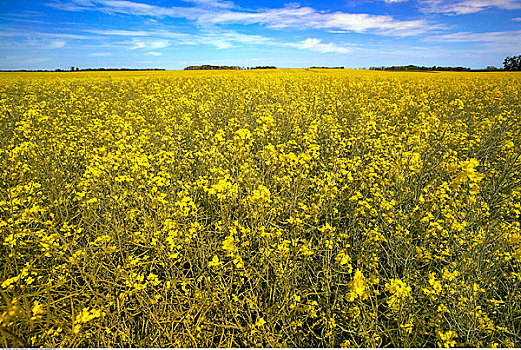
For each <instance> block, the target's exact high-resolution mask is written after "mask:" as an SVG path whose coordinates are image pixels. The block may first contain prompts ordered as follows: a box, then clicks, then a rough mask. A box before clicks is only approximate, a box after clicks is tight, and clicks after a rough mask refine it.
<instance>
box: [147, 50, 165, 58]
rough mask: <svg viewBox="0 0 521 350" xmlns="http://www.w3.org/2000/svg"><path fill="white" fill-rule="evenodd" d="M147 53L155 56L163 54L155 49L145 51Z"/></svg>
mask: <svg viewBox="0 0 521 350" xmlns="http://www.w3.org/2000/svg"><path fill="white" fill-rule="evenodd" d="M147 54H148V55H150V56H156V57H159V56H161V55H163V54H162V53H161V52H157V51H149V52H147Z"/></svg>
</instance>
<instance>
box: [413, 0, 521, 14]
mask: <svg viewBox="0 0 521 350" xmlns="http://www.w3.org/2000/svg"><path fill="white" fill-rule="evenodd" d="M420 8H421V11H422V12H424V13H442V14H449V15H468V14H471V13H476V12H480V11H484V10H486V9H489V8H499V9H502V10H519V9H521V0H463V1H450V0H423V1H422V2H421V5H420Z"/></svg>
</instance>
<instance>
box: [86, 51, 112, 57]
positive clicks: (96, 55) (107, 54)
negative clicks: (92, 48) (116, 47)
mask: <svg viewBox="0 0 521 350" xmlns="http://www.w3.org/2000/svg"><path fill="white" fill-rule="evenodd" d="M89 56H90V57H110V56H112V52H91V53H90V54H89Z"/></svg>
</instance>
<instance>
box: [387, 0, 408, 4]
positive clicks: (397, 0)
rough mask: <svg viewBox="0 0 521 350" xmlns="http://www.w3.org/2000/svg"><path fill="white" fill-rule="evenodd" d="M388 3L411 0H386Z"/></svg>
mask: <svg viewBox="0 0 521 350" xmlns="http://www.w3.org/2000/svg"><path fill="white" fill-rule="evenodd" d="M384 1H385V2H386V3H388V4H394V3H397V2H406V1H409V0H384Z"/></svg>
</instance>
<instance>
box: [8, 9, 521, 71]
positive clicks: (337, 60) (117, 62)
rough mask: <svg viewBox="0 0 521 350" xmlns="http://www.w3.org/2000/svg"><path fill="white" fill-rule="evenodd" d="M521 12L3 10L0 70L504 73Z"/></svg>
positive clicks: (517, 44) (517, 41) (516, 45)
mask: <svg viewBox="0 0 521 350" xmlns="http://www.w3.org/2000/svg"><path fill="white" fill-rule="evenodd" d="M519 54H521V0H476V1H470V0H367V1H354V0H337V1H333V0H324V1H318V0H309V1H301V2H287V1H278V0H270V1H263V2H258V1H253V0H179V1H169V0H136V1H127V0H43V1H32V0H24V1H21V0H15V1H11V0H0V69H55V68H62V69H69V68H70V67H71V66H77V67H80V68H89V67H92V68H95V67H130V68H146V67H150V68H165V69H182V68H184V67H186V66H188V65H199V64H216V65H239V66H257V65H274V66H277V67H309V66H345V67H346V68H360V67H370V66H384V65H385V66H390V65H407V64H416V65H424V66H432V65H438V66H466V67H471V68H484V67H486V66H489V65H492V66H497V67H501V66H502V62H503V59H504V58H505V57H506V56H513V55H519Z"/></svg>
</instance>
